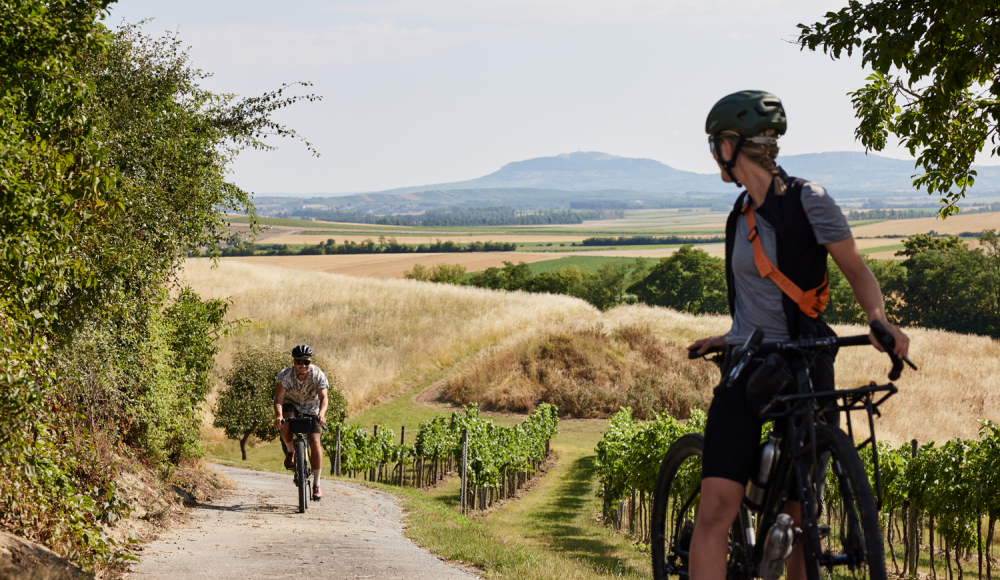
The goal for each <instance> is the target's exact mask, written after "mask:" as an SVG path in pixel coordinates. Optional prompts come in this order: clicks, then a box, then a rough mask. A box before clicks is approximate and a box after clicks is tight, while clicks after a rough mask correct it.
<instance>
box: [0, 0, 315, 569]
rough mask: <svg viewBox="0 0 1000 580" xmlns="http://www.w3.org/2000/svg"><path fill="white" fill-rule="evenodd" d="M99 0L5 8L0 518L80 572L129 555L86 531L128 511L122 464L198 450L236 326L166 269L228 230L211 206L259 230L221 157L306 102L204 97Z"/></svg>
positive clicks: (174, 56)
mask: <svg viewBox="0 0 1000 580" xmlns="http://www.w3.org/2000/svg"><path fill="white" fill-rule="evenodd" d="M109 4H110V2H108V1H106V0H97V1H92V0H61V1H58V2H50V1H43V0H10V1H7V2H5V3H4V5H3V7H2V8H0V11H2V14H3V22H4V25H3V27H2V30H0V101H2V103H3V105H2V106H0V150H2V151H3V152H4V153H3V154H2V155H0V174H2V175H3V176H4V178H3V179H0V199H2V200H3V201H2V202H0V446H2V450H3V453H0V530H3V531H7V532H11V533H14V534H17V535H19V536H22V537H25V538H28V539H30V540H33V541H36V542H40V543H42V544H44V545H45V546H48V547H49V548H51V549H53V550H55V551H56V552H57V553H59V554H60V555H63V556H66V557H68V558H70V559H71V560H72V561H74V562H75V563H78V564H80V565H82V566H83V567H84V568H86V569H88V570H93V571H100V570H101V569H102V568H105V567H106V566H109V565H112V564H113V563H115V562H118V561H120V559H121V558H127V557H128V556H127V555H123V554H121V553H120V550H121V547H120V546H117V545H116V544H115V543H114V542H113V541H112V540H110V539H109V538H108V537H107V536H106V535H105V534H104V533H103V530H102V528H101V526H102V525H103V524H107V523H111V522H114V521H115V520H117V519H120V518H122V517H125V516H127V515H128V513H129V512H130V511H131V509H132V506H130V505H129V503H128V501H127V500H126V498H125V495H124V494H123V493H122V492H121V491H120V490H119V489H118V487H117V486H116V484H115V480H116V473H117V471H118V469H119V467H120V466H123V465H126V466H137V465H144V466H148V467H150V468H152V469H153V470H154V472H155V473H157V474H159V475H161V476H162V477H163V478H165V479H166V478H169V477H170V476H171V474H172V473H174V470H175V469H176V468H177V467H178V466H179V465H181V464H183V463H184V462H187V461H190V460H191V459H194V458H197V457H199V456H200V455H201V454H202V448H201V442H200V439H201V436H200V426H201V420H202V418H201V411H200V409H201V408H202V404H203V402H204V401H205V397H206V396H207V394H208V392H209V389H210V388H211V386H212V384H213V371H214V364H215V361H214V355H215V352H216V346H215V342H216V339H218V338H219V337H220V336H222V335H224V334H226V333H228V332H231V331H233V330H235V327H234V326H233V325H231V324H229V323H227V322H226V319H225V315H226V312H227V306H228V304H227V303H226V302H224V301H220V300H204V299H202V298H201V297H199V296H198V295H197V294H195V293H194V292H193V291H192V290H191V289H189V288H184V287H183V286H182V285H180V284H178V276H177V271H178V267H179V266H180V264H181V262H182V260H183V258H184V256H185V253H186V251H187V249H188V248H191V247H206V246H212V245H218V244H220V243H221V242H223V241H224V240H225V239H226V238H227V237H228V236H229V233H228V231H227V230H226V227H225V226H226V224H225V218H224V216H223V214H222V213H220V211H219V209H220V208H224V209H231V210H233V211H238V212H240V213H246V214H247V215H249V216H251V224H253V223H254V220H255V214H254V211H253V205H252V203H251V201H250V196H249V195H248V194H247V193H246V192H244V191H243V190H241V189H239V188H238V187H236V186H235V185H233V184H231V183H229V182H227V181H226V177H227V172H228V169H227V168H228V167H230V164H231V162H232V160H233V159H234V158H235V156H236V155H238V154H239V152H240V151H241V150H244V149H246V148H248V147H249V148H256V149H267V148H269V147H268V146H267V145H265V143H264V142H263V141H262V140H261V139H263V137H264V135H265V134H269V135H275V134H277V135H284V136H291V137H295V136H296V135H295V133H294V131H292V130H291V129H288V128H286V127H284V126H282V125H279V124H277V123H276V122H274V121H273V120H272V119H271V115H272V114H273V113H274V112H275V111H277V110H279V109H281V108H283V107H286V106H288V105H291V104H293V103H295V102H296V101H298V100H300V99H315V98H318V97H315V96H313V95H306V96H303V97H294V96H292V97H290V96H288V95H289V94H290V91H293V87H291V86H285V87H281V88H280V89H279V90H276V91H274V92H271V93H267V94H265V95H263V96H260V97H251V98H239V97H236V96H234V95H229V94H221V93H212V92H210V91H207V90H205V89H204V88H202V86H201V84H200V83H201V82H202V80H203V79H204V78H205V77H206V74H205V73H202V72H201V71H199V70H197V69H195V68H193V67H192V66H191V65H190V63H189V62H188V56H187V54H186V53H185V51H184V50H183V49H182V47H181V46H180V43H179V41H178V40H177V39H176V38H174V37H172V36H166V37H163V38H153V37H149V36H147V35H145V34H143V33H141V32H140V31H139V30H138V29H137V28H135V27H134V26H123V27H122V28H120V29H118V30H115V31H112V30H110V29H108V28H106V27H105V26H103V25H102V24H101V23H100V19H101V18H102V16H104V15H106V14H107V7H108V5H109ZM307 147H308V143H307ZM129 468H130V469H131V468H134V467H129ZM164 489H168V488H167V487H166V484H164Z"/></svg>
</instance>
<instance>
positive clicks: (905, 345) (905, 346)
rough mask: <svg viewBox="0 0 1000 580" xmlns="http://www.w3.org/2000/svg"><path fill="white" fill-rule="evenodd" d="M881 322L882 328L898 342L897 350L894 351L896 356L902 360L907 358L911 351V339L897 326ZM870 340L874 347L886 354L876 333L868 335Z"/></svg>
mask: <svg viewBox="0 0 1000 580" xmlns="http://www.w3.org/2000/svg"><path fill="white" fill-rule="evenodd" d="M881 322H882V326H884V327H885V328H886V330H888V331H889V334H891V335H892V338H893V339H894V340H895V341H896V348H894V349H893V352H894V353H895V355H896V356H898V357H899V358H901V359H903V358H906V357H907V354H908V353H909V350H910V337H908V336H906V334H904V333H903V331H902V330H900V329H899V327H898V326H896V325H895V324H889V323H888V322H886V321H884V320H883V321H881ZM868 340H870V341H871V343H872V345H873V346H874V347H875V348H877V349H878V350H879V352H885V349H884V348H882V345H881V344H879V342H878V340H877V339H876V338H875V333H874V332H869V333H868Z"/></svg>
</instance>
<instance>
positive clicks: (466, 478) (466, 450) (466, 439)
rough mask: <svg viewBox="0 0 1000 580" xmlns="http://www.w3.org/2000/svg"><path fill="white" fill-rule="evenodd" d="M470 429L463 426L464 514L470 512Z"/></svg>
mask: <svg viewBox="0 0 1000 580" xmlns="http://www.w3.org/2000/svg"><path fill="white" fill-rule="evenodd" d="M468 486H469V429H468V428H462V514H463V515H464V514H465V513H467V512H468V508H469V506H468V503H467V500H466V496H467V495H468V494H467V490H468V489H469V487H468Z"/></svg>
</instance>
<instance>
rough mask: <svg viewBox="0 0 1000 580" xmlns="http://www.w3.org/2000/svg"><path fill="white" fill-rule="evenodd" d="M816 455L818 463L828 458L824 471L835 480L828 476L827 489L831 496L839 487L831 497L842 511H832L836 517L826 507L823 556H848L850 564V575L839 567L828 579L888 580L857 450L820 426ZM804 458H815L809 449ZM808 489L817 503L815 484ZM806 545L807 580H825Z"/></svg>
mask: <svg viewBox="0 0 1000 580" xmlns="http://www.w3.org/2000/svg"><path fill="white" fill-rule="evenodd" d="M816 451H817V456H819V457H822V456H823V455H824V454H825V453H830V461H829V464H828V467H827V468H826V469H825V470H824V471H828V472H829V473H830V474H832V475H833V477H832V478H831V477H830V476H829V475H825V476H824V477H823V480H824V485H825V487H826V488H827V489H828V490H829V489H831V486H835V488H833V491H834V492H835V493H836V498H838V499H839V500H840V501H839V505H840V509H835V510H833V511H834V513H831V510H830V509H828V508H827V506H825V505H824V513H823V514H822V516H821V517H824V516H825V519H826V521H827V525H828V526H829V531H828V532H827V533H826V541H825V542H824V543H823V550H824V551H826V552H827V553H830V554H832V555H841V556H847V559H848V564H847V566H846V567H847V570H844V566H838V567H836V568H834V569H833V570H832V573H831V574H830V575H831V576H832V577H841V576H843V572H848V573H849V575H850V577H853V578H864V579H866V580H886V569H885V547H884V545H883V539H882V529H881V527H880V526H879V522H878V509H877V508H876V507H875V498H874V497H873V494H872V488H871V484H870V483H869V481H868V475H867V473H866V472H865V468H864V466H863V465H862V463H861V457H860V456H858V450H857V448H856V447H855V446H854V443H853V442H852V441H851V439H850V437H848V436H847V434H846V433H844V432H843V431H841V430H840V429H839V428H836V427H833V426H831V425H817V426H816ZM804 457H806V458H811V457H812V452H811V450H810V449H809V448H806V449H805V454H804ZM809 485H810V486H811V487H812V490H813V493H814V497H816V496H818V495H819V494H818V492H817V490H816V487H815V486H812V482H811V481H810V482H809ZM827 495H829V492H827ZM820 501H823V500H822V499H821V500H820ZM814 533H815V531H814ZM803 539H804V540H806V541H804V542H803V549H804V551H805V554H804V555H805V561H806V577H807V578H808V580H822V579H823V578H825V577H826V576H827V575H826V574H824V570H823V568H822V567H821V566H820V565H819V562H818V561H817V559H816V558H815V557H814V556H813V546H812V542H811V541H808V538H806V537H803ZM814 541H815V540H814Z"/></svg>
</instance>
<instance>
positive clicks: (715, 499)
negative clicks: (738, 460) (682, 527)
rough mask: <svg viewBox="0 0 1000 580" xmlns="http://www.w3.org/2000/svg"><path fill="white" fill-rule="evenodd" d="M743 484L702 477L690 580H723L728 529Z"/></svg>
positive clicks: (739, 498)
mask: <svg viewBox="0 0 1000 580" xmlns="http://www.w3.org/2000/svg"><path fill="white" fill-rule="evenodd" d="M744 493H745V487H744V486H742V485H740V484H739V483H736V482H735V481H732V480H729V479H725V478H722V477H706V478H705V479H703V480H701V502H700V504H699V506H698V520H697V521H696V522H695V525H694V537H693V538H691V556H690V558H689V560H688V563H689V565H690V568H691V570H690V573H691V580H725V578H726V552H727V548H728V545H729V528H731V527H732V525H733V520H735V519H736V515H737V514H738V513H739V511H740V503H742V502H743V495H744Z"/></svg>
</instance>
